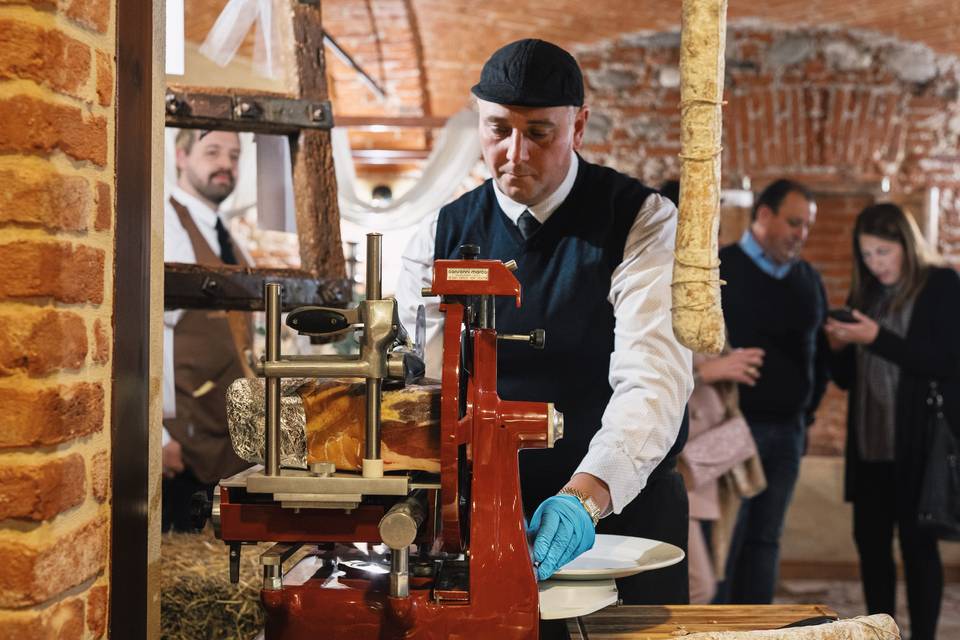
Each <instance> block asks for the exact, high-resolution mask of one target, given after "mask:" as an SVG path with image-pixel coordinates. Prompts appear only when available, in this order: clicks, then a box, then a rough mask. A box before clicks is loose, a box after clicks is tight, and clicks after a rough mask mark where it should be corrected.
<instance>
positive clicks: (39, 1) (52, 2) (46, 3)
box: [0, 0, 57, 9]
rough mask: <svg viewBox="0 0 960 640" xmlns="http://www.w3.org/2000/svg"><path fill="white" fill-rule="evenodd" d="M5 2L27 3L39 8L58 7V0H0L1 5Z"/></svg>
mask: <svg viewBox="0 0 960 640" xmlns="http://www.w3.org/2000/svg"><path fill="white" fill-rule="evenodd" d="M5 4H14V5H16V4H25V5H30V6H33V7H36V8H37V9H56V8H57V0H0V5H5Z"/></svg>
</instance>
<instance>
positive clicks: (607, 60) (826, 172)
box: [576, 23, 960, 453]
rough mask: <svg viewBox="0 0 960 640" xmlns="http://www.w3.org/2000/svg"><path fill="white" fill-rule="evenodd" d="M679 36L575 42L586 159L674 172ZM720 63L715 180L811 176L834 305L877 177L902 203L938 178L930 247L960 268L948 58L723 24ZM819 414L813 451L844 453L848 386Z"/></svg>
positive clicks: (958, 167) (818, 238) (658, 175)
mask: <svg viewBox="0 0 960 640" xmlns="http://www.w3.org/2000/svg"><path fill="white" fill-rule="evenodd" d="M679 43H680V38H679V34H678V33H675V32H674V33H660V34H655V35H642V36H630V37H622V38H619V39H617V40H611V41H607V42H603V43H601V44H598V45H593V46H587V47H580V48H578V49H577V50H576V54H577V57H578V59H579V61H580V63H581V65H582V66H583V69H584V73H585V76H586V81H587V85H588V89H587V90H588V101H589V103H590V105H591V107H592V109H593V115H592V118H591V125H590V128H589V130H588V134H587V138H586V149H585V155H587V157H589V158H591V159H593V160H596V161H601V162H604V163H606V164H609V165H611V166H614V167H617V168H619V169H620V170H622V171H625V172H627V173H630V174H633V175H636V176H638V177H640V178H641V179H644V180H646V181H647V182H649V183H651V184H654V185H658V184H660V183H661V182H662V181H663V180H666V179H668V178H674V177H676V176H677V175H678V173H679V160H678V158H677V154H678V153H679V151H680V126H679V124H680V121H679V111H678V104H679V101H680V90H679V70H678V66H679V58H680V52H679ZM726 64H727V74H726V76H727V77H726V91H725V99H726V101H727V105H726V107H725V109H724V130H723V145H724V151H723V176H724V182H725V183H726V185H727V186H730V187H738V186H740V184H741V181H742V179H743V178H744V177H749V178H751V180H752V183H753V185H754V187H756V188H762V187H763V186H765V185H766V184H767V183H768V182H770V181H771V180H773V179H775V178H777V177H780V176H791V177H795V178H798V179H800V180H802V181H805V182H807V183H808V184H810V185H811V186H813V187H814V189H815V190H816V191H817V193H818V204H819V215H818V220H817V224H816V225H815V227H814V228H813V231H812V233H811V236H810V239H809V242H808V244H807V247H806V249H805V252H804V254H805V257H806V258H807V259H808V260H810V261H811V262H812V263H813V264H814V265H815V266H816V267H817V268H818V269H819V270H820V272H821V273H822V274H823V277H824V282H825V284H826V286H827V290H828V295H829V297H830V301H831V303H832V304H840V303H842V301H843V300H844V299H845V298H846V293H847V288H848V286H849V279H850V261H851V229H852V224H853V219H854V218H855V217H856V215H857V213H859V211H860V210H861V209H862V208H863V206H865V205H866V204H868V203H869V202H871V201H872V200H873V199H874V198H875V197H876V196H877V195H879V184H880V181H881V179H882V178H883V177H888V178H889V179H890V183H891V189H892V191H891V194H890V196H889V197H892V198H894V199H896V200H898V201H900V202H905V203H908V204H911V205H915V204H916V203H918V202H922V195H923V191H924V190H925V189H926V188H928V187H931V186H936V187H939V188H940V189H941V206H942V213H941V219H940V247H939V248H940V250H941V251H942V252H943V253H944V254H945V255H946V256H947V258H948V259H950V260H951V261H952V262H953V264H955V265H960V144H958V143H960V101H958V95H960V81H958V78H960V63H958V61H957V59H956V58H954V57H952V56H945V55H935V54H934V53H932V52H931V51H930V50H929V49H927V48H925V47H923V46H920V45H916V44H909V43H903V42H898V41H895V40H892V39H888V38H881V37H879V36H875V35H868V34H863V33H859V32H855V31H849V30H841V29H835V28H834V29H812V28H804V29H785V28H778V27H771V26H763V25H761V24H759V23H752V24H750V25H739V26H738V25H734V26H732V27H731V28H730V29H729V31H728V34H727V60H726ZM914 210H915V212H916V213H918V214H919V213H922V212H920V211H916V207H914ZM735 218H736V220H735V223H738V224H740V225H743V224H744V221H743V216H735ZM731 219H732V218H731ZM729 231H730V230H729V229H725V232H729ZM727 237H730V234H729V233H727ZM734 237H735V235H734ZM819 418H820V419H819V420H818V423H817V424H816V425H815V427H814V431H813V434H812V448H813V450H814V451H815V452H818V453H839V452H840V451H841V450H842V446H843V438H844V421H845V397H844V395H843V394H842V393H840V392H839V391H838V390H837V389H834V388H831V389H830V391H829V393H828V395H827V397H826V398H825V400H824V405H823V408H822V410H821V411H820V413H819Z"/></svg>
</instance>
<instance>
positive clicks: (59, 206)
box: [0, 165, 93, 231]
mask: <svg viewBox="0 0 960 640" xmlns="http://www.w3.org/2000/svg"><path fill="white" fill-rule="evenodd" d="M92 199H93V198H92V196H91V192H90V185H89V183H87V181H86V179H84V178H82V177H80V176H70V175H63V174H60V173H57V172H56V171H55V170H54V169H53V167H52V166H34V165H25V166H21V167H17V168H15V169H4V170H0V223H15V224H21V225H26V226H40V227H43V228H45V229H49V230H51V231H85V230H86V229H87V225H88V222H87V220H88V218H89V217H90V215H89V210H90V203H91V201H92Z"/></svg>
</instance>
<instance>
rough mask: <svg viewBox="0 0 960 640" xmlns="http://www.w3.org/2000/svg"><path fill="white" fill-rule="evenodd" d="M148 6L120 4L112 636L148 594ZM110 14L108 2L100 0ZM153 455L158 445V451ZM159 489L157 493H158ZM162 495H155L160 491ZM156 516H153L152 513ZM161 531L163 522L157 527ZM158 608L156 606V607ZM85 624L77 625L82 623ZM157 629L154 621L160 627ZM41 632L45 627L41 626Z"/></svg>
mask: <svg viewBox="0 0 960 640" xmlns="http://www.w3.org/2000/svg"><path fill="white" fill-rule="evenodd" d="M152 6H153V5H152V4H151V3H148V2H138V1H135V0H119V2H117V3H116V7H117V8H116V12H117V13H116V16H117V17H116V27H115V28H116V35H117V51H116V54H117V102H116V114H117V119H116V130H115V133H118V134H119V136H118V137H120V139H121V140H120V143H119V144H117V145H116V168H117V177H116V180H117V182H116V194H117V204H116V211H117V212H120V213H121V215H117V216H116V229H115V230H114V238H113V250H114V251H115V253H114V273H115V278H114V283H113V326H114V333H113V362H112V365H113V385H112V393H111V397H110V451H111V473H110V476H109V477H110V483H111V493H110V498H111V499H110V525H111V526H110V532H111V536H110V537H111V542H110V564H109V575H108V580H109V582H110V589H109V594H110V596H109V597H110V603H109V607H107V611H108V612H109V615H110V620H109V627H110V628H109V631H108V633H107V635H109V637H111V638H149V637H152V634H153V632H155V631H156V630H158V629H151V628H150V627H149V621H150V620H151V618H152V615H151V604H150V601H151V600H150V596H151V595H152V594H151V592H150V581H151V578H150V572H153V571H155V570H156V568H155V567H152V566H151V565H150V562H149V561H150V557H151V556H150V554H151V550H150V546H149V542H150V513H151V508H150V505H149V496H150V486H151V485H159V484H160V478H159V477H151V475H150V454H151V450H150V421H149V405H150V400H149V399H150V243H151V224H150V220H151V219H150V207H151V193H152V191H151V189H152V176H151V158H150V152H151V149H152V148H153V134H154V121H153V96H154V93H153V91H154V77H153V71H154V69H156V68H157V67H156V66H155V64H154V62H155V61H154V59H153V42H154V40H153V37H154V36H153V32H154V26H155V25H154V15H153V10H152ZM104 10H106V11H109V4H108V5H104ZM154 451H156V450H154ZM158 491H159V489H158ZM157 497H158V498H159V495H158V496H157ZM156 513H159V509H157V511H156ZM157 530H159V525H157ZM156 612H159V606H157V609H156ZM81 624H82V621H81ZM158 627H159V625H158ZM37 634H38V635H42V634H43V632H42V631H41V630H40V629H37Z"/></svg>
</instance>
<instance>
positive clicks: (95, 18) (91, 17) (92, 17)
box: [62, 0, 113, 33]
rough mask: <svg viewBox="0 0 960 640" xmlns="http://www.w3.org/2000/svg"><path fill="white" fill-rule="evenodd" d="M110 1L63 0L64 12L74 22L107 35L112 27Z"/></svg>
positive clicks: (111, 3) (111, 4)
mask: <svg viewBox="0 0 960 640" xmlns="http://www.w3.org/2000/svg"><path fill="white" fill-rule="evenodd" d="M112 6H113V2H110V0H63V5H62V7H63V10H64V13H66V14H67V16H69V17H70V18H71V19H72V20H74V21H76V22H77V23H78V24H81V25H83V26H85V27H87V28H89V29H94V30H95V31H99V32H100V33H106V32H107V27H108V26H109V25H110V7H112Z"/></svg>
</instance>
